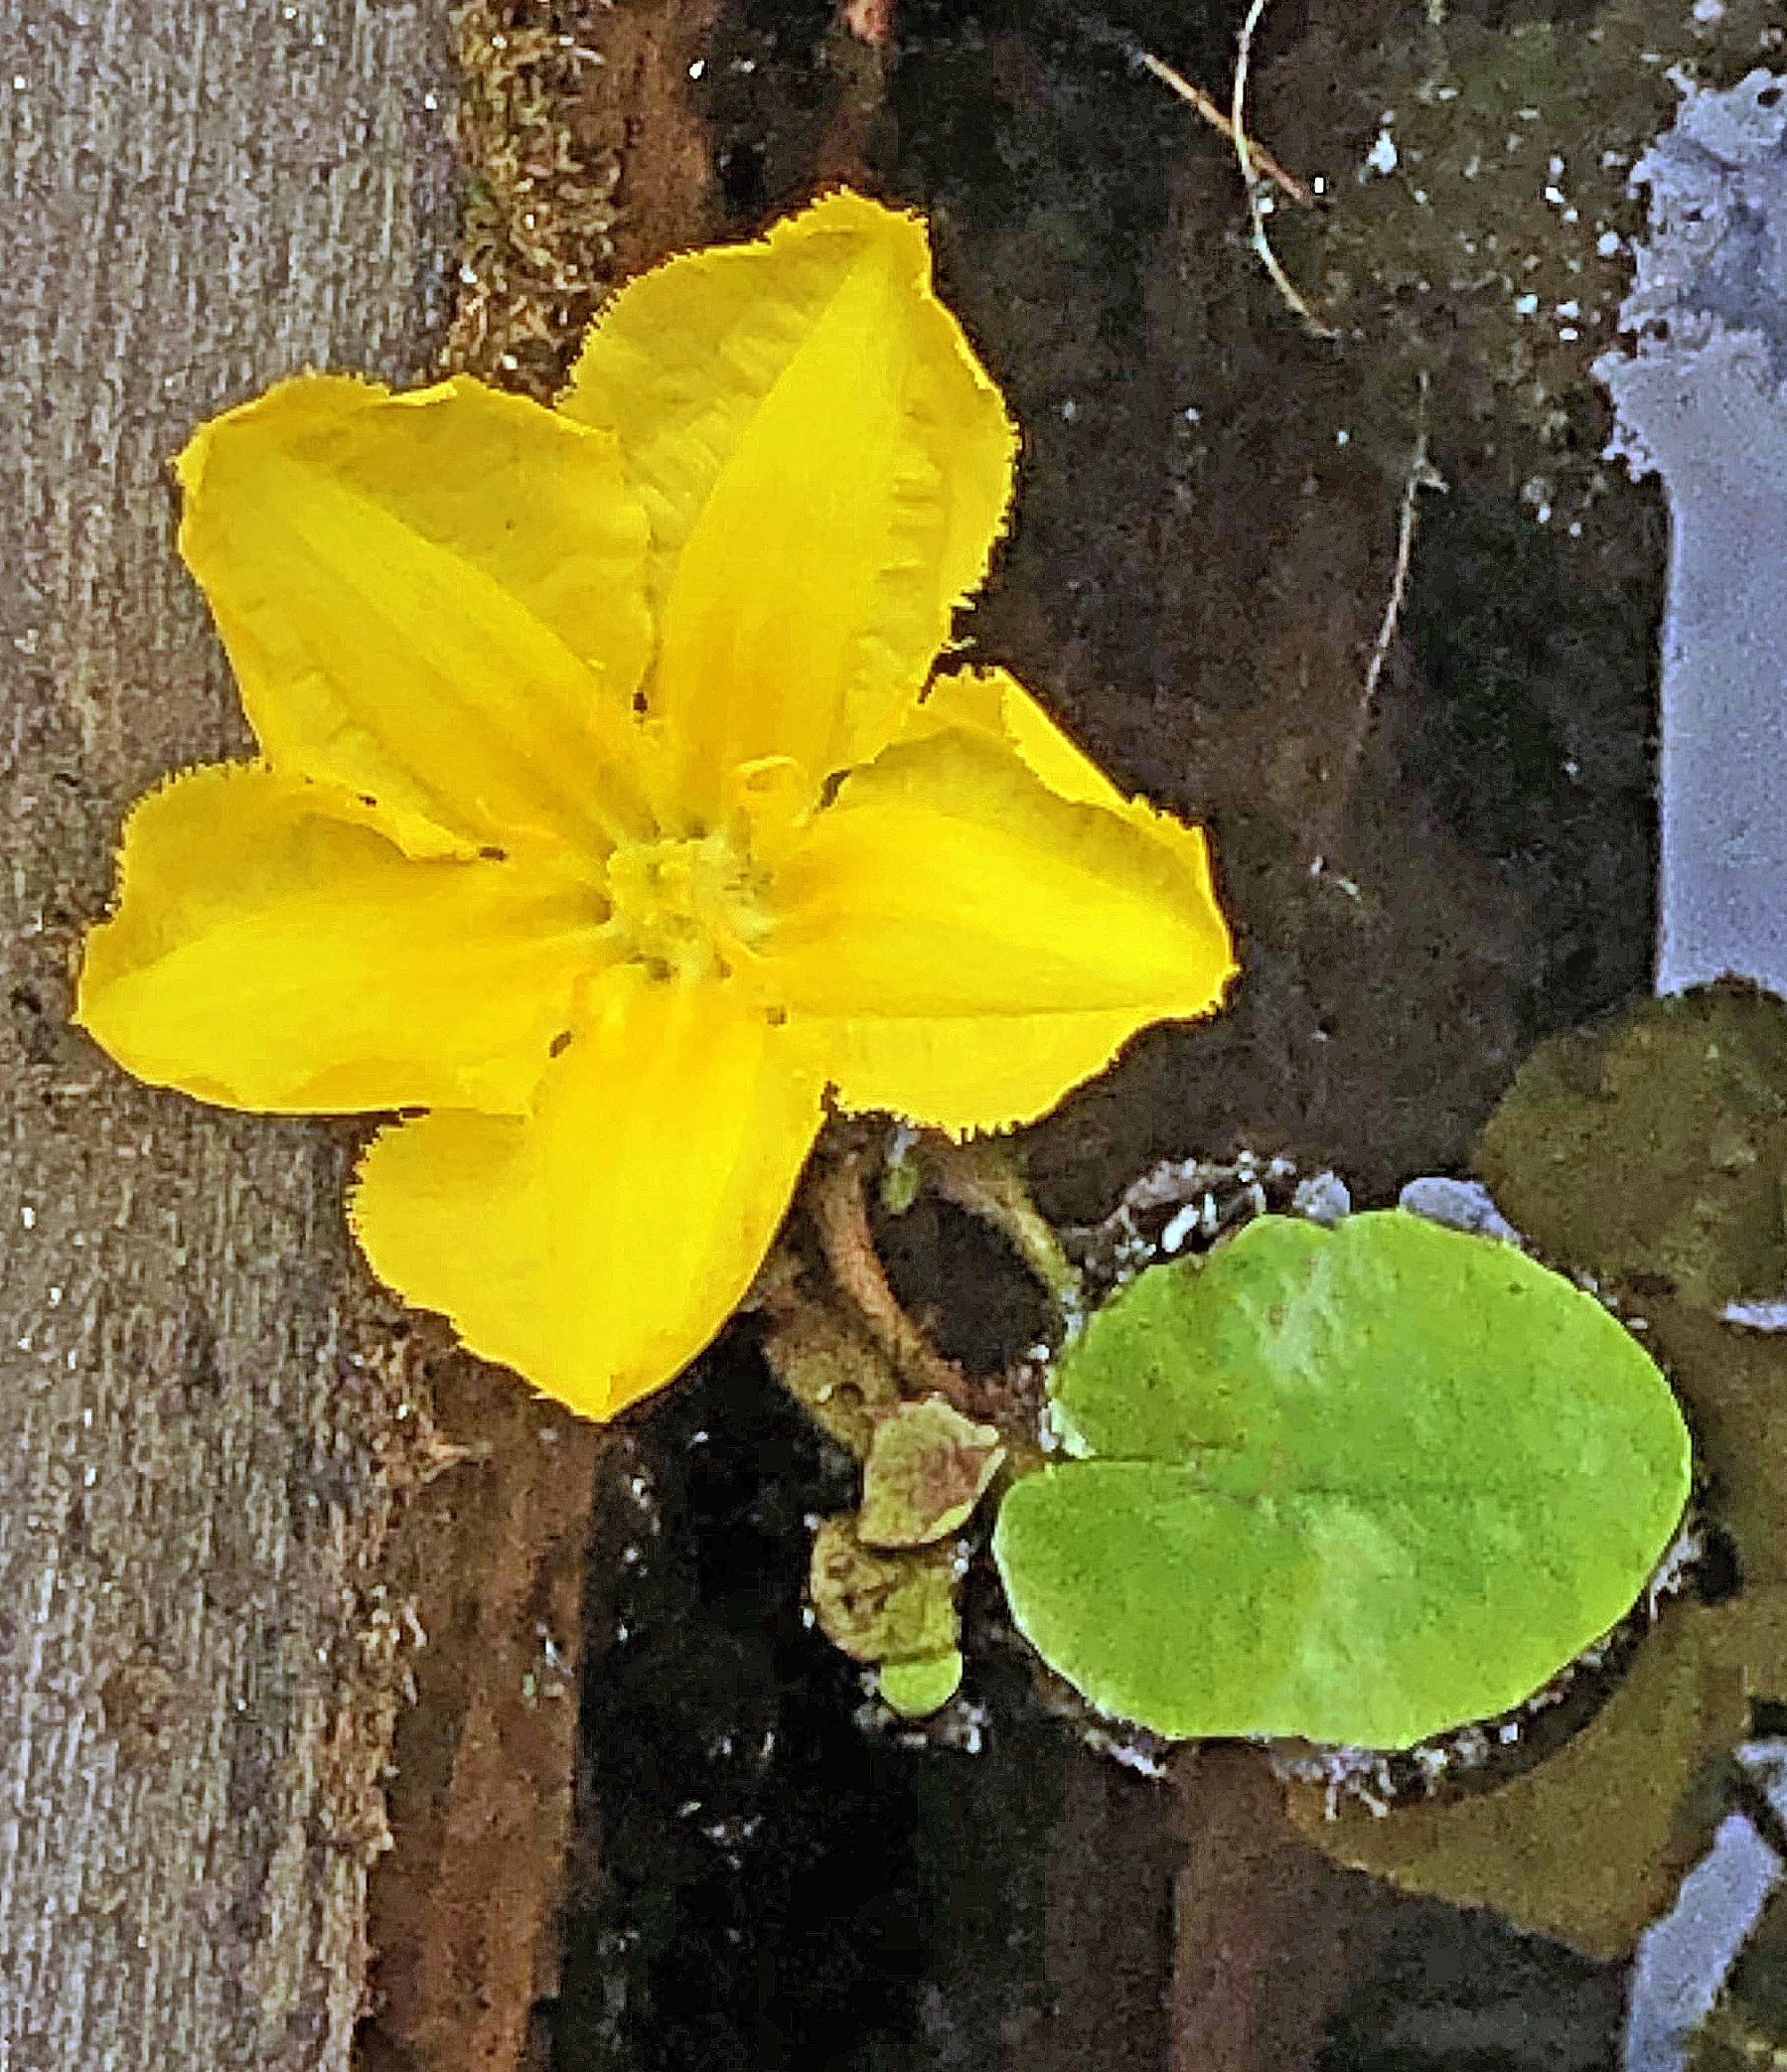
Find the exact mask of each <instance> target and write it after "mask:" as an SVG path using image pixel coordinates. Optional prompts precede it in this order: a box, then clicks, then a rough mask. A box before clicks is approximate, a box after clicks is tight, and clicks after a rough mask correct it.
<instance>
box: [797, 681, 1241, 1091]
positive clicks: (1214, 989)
mask: <svg viewBox="0 0 1787 2072" xmlns="http://www.w3.org/2000/svg"><path fill="white" fill-rule="evenodd" d="M933 695H934V697H935V698H937V699H939V700H940V701H941V702H940V703H939V704H938V706H937V707H936V709H935V710H934V711H932V712H931V713H930V714H929V716H928V717H926V716H921V718H920V719H919V720H916V721H915V722H914V724H913V736H914V738H911V739H909V740H904V741H902V742H900V743H897V744H896V745H895V746H894V747H892V748H890V749H888V750H887V751H886V752H885V753H884V754H883V755H881V756H880V757H879V758H877V759H876V761H875V762H873V763H871V764H870V765H868V766H867V768H865V769H863V770H861V771H858V772H856V773H855V774H854V775H852V776H851V777H849V778H848V779H847V780H846V781H845V783H844V785H843V787H842V789H841V790H840V792H839V793H838V796H837V799H836V801H835V802H834V803H833V804H832V805H831V806H830V807H829V808H827V809H826V810H824V811H823V812H821V813H820V814H818V815H817V816H816V817H815V819H814V821H813V823H812V825H811V826H810V828H809V829H808V831H807V832H806V834H805V835H804V836H803V838H802V840H801V842H800V843H799V845H798V846H797V847H796V849H795V850H794V852H793V853H792V854H791V855H790V857H789V858H788V859H787V860H786V861H785V862H784V863H783V864H782V866H781V868H780V870H779V871H778V873H777V878H776V886H775V906H776V910H777V912H778V915H779V917H780V918H779V919H778V922H777V926H776V930H775V933H774V935H773V936H772V937H771V939H770V940H769V942H768V944H767V945H766V946H765V950H764V953H763V957H762V960H761V964H760V967H759V969H758V972H757V980H758V982H759V983H761V984H762V985H764V986H765V987H766V988H768V991H769V994H770V996H772V997H774V998H777V999H779V1000H783V1001H785V1002H786V1003H787V1004H788V1006H789V1007H790V1008H791V1009H792V1010H793V1011H794V1013H795V1015H796V1016H797V1018H799V1019H801V1020H803V1021H810V1022H822V1023H823V1024H824V1041H825V1043H826V1045H827V1050H826V1062H827V1068H828V1070H829V1071H830V1073H831V1076H832V1078H833V1079H834V1080H835V1081H836V1083H837V1085H838V1088H839V1090H840V1093H841V1095H842V1099H843V1101H844V1103H845V1105H846V1106H848V1107H852V1108H888V1109H892V1110H895V1111H897V1112H899V1113H901V1114H905V1115H909V1116H911V1117H913V1118H914V1119H916V1120H920V1121H924V1122H928V1123H932V1124H934V1125H936V1126H938V1127H941V1128H945V1129H950V1130H954V1131H965V1130H969V1129H988V1128H1002V1127H1005V1126H1007V1125H1008V1124H1010V1123H1013V1122H1018V1121H1027V1120H1030V1119H1031V1118H1033V1117H1034V1116H1036V1115H1038V1114H1041V1113H1042V1112H1044V1111H1045V1110H1047V1109H1049V1108H1051V1107H1052V1106H1053V1105H1054V1104H1055V1103H1056V1102H1057V1101H1059V1100H1060V1099H1061V1097H1062V1095H1063V1094H1065V1093H1066V1092H1067V1091H1068V1089H1069V1088H1071V1087H1073V1086H1075V1085H1077V1084H1078V1083H1079V1082H1080V1081H1082V1080H1084V1079H1087V1078H1089V1077H1091V1075H1092V1074H1094V1073H1096V1072H1098V1071H1100V1070H1102V1069H1103V1068H1104V1066H1105V1065H1107V1064H1108V1063H1109V1062H1110V1060H1111V1058H1112V1057H1113V1056H1114V1055H1115V1054H1116V1052H1117V1049H1118V1048H1119V1046H1120V1045H1121V1044H1122V1043H1123V1042H1124V1041H1125V1040H1126V1039H1127V1038H1128V1037H1130V1036H1132V1035H1133V1034H1134V1033H1135V1032H1136V1030H1138V1029H1140V1028H1142V1027H1144V1026H1145V1025H1146V1024H1147V1023H1149V1022H1153V1021H1158V1020H1162V1019H1167V1018H1174V1017H1181V1016H1195V1015H1202V1014H1207V1013H1209V1012H1210V1011H1211V1010H1212V1009H1213V1008H1215V1007H1216V1006H1218V1005H1219V1004H1220V1003H1221V1001H1222V998H1223V995H1224V992H1225V990H1226V988H1227V986H1228V983H1229V981H1230V979H1231V978H1232V977H1233V976H1234V973H1235V969H1236V966H1235V961H1234V956H1233V951H1232V947H1231V943H1230V938H1229V931H1228V928H1227V925H1226V924H1225V922H1224V920H1223V917H1222V914H1221V911H1220V909H1219V908H1218V906H1217V903H1216V899H1215V894H1214V891H1213V888H1212V883H1211V875H1210V860H1209V852H1208V848H1207V845H1206V843H1205V839H1204V836H1203V833H1202V831H1201V830H1200V829H1198V828H1195V827H1187V826H1185V825H1183V824H1181V823H1180V822H1179V821H1176V820H1174V819H1172V818H1171V817H1169V816H1168V815H1167V814H1160V813H1156V812H1155V811H1154V810H1153V809H1152V808H1150V807H1148V806H1147V805H1145V804H1144V803H1142V802H1140V801H1137V802H1134V803H1132V804H1127V803H1123V802H1122V801H1121V797H1120V794H1118V793H1117V792H1116V790H1115V788H1114V787H1112V786H1111V785H1110V784H1109V782H1108V781H1107V780H1106V779H1104V778H1103V777H1102V776H1101V775H1100V774H1099V772H1098V771H1097V769H1096V767H1095V766H1093V765H1092V764H1091V763H1090V762H1089V761H1088V760H1087V759H1086V758H1085V757H1084V756H1083V755H1082V754H1081V752H1080V750H1078V749H1077V748H1075V747H1074V745H1073V744H1072V743H1071V742H1070V741H1068V740H1067V738H1066V737H1065V736H1064V735H1062V734H1061V733H1060V732H1059V730H1058V729H1057V728H1055V727H1054V725H1053V723H1052V722H1051V721H1050V720H1049V719H1048V718H1047V717H1046V715H1045V714H1044V713H1043V712H1042V710H1041V708H1040V706H1037V705H1036V704H1035V703H1034V701H1033V700H1031V699H1030V698H1029V697H1028V696H1027V694H1026V693H1024V692H1023V691H1022V690H1021V688H1020V687H1019V686H1018V685H1016V684H1015V683H1013V682H1011V680H1010V679H1009V678H996V677H995V678H992V679H981V680H980V681H979V682H977V683H976V682H974V681H972V680H969V681H960V680H958V679H946V680H945V682H944V683H942V684H940V685H939V686H938V688H937V690H936V692H934V694H933ZM952 716H954V717H955V718H957V719H959V720H960V723H951V720H952ZM1045 780H1047V781H1045Z"/></svg>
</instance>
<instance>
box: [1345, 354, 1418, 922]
mask: <svg viewBox="0 0 1787 2072" xmlns="http://www.w3.org/2000/svg"><path fill="white" fill-rule="evenodd" d="M1444 489H1445V478H1444V476H1442V475H1441V474H1440V472H1439V470H1438V469H1437V468H1436V467H1434V465H1433V463H1432V462H1431V460H1429V459H1428V457H1427V375H1426V371H1425V370H1424V369H1423V370H1422V371H1421V376H1420V403H1419V409H1418V414H1417V416H1416V418H1415V452H1414V453H1413V455H1412V456H1411V457H1410V461H1409V472H1408V474H1407V475H1406V476H1405V477H1404V480H1403V503H1402V511H1401V514H1400V516H1399V517H1398V519H1397V530H1396V567H1395V570H1394V572H1393V573H1392V575H1391V579H1390V597H1389V599H1388V601H1387V602H1386V604H1385V606H1384V618H1383V622H1382V623H1381V624H1380V626H1379V628H1378V638H1377V639H1376V640H1375V641H1374V642H1373V643H1372V651H1371V660H1370V661H1369V662H1368V663H1367V664H1366V666H1365V683H1364V687H1363V688H1362V689H1361V691H1360V693H1359V718H1358V721H1357V723H1356V724H1355V726H1354V728H1353V732H1352V737H1351V739H1350V740H1349V741H1348V742H1347V753H1346V767H1345V768H1344V770H1342V772H1341V773H1340V782H1339V784H1338V785H1337V786H1336V787H1335V796H1336V797H1337V798H1338V799H1340V800H1342V801H1344V800H1345V799H1346V796H1347V794H1348V792H1349V791H1350V790H1351V789H1352V784H1353V779H1354V776H1355V775H1356V774H1357V771H1358V768H1359V762H1360V758H1361V757H1362V756H1363V755H1364V753H1365V740H1366V736H1367V735H1368V734H1369V733H1370V732H1371V723H1372V715H1373V713H1374V712H1375V711H1376V709H1377V702H1378V679H1379V677H1380V676H1382V675H1383V673H1384V665H1385V663H1386V662H1387V661H1388V660H1389V658H1390V651H1391V648H1392V646H1393V645H1394V644H1395V641H1396V630H1397V626H1398V623H1399V622H1400V620H1401V619H1402V616H1403V603H1404V600H1405V599H1406V598H1407V596H1408V594H1409V564H1410V562H1411V561H1412V559H1413V558H1414V554H1415V500H1416V499H1417V498H1418V497H1419V495H1420V493H1421V491H1422V490H1439V491H1441V492H1442V493H1443V491H1444ZM1316 862H1317V864H1318V865H1319V863H1320V862H1321V858H1320V857H1319V856H1318V857H1317V858H1316ZM1337 882H1339V883H1341V884H1343V885H1344V884H1346V882H1347V881H1346V880H1345V879H1340V880H1338V881H1337ZM1349 889H1351V890H1353V891H1354V896H1355V897H1357V888H1353V887H1349Z"/></svg>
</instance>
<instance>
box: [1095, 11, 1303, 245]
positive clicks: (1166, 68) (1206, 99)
mask: <svg viewBox="0 0 1787 2072" xmlns="http://www.w3.org/2000/svg"><path fill="white" fill-rule="evenodd" d="M1135 62H1136V63H1137V64H1138V65H1140V66H1141V67H1143V68H1144V70H1146V71H1148V72H1151V73H1152V74H1154V76H1155V78H1157V79H1159V80H1160V81H1161V82H1162V84H1163V85H1167V86H1170V87H1171V88H1172V89H1173V91H1174V92H1175V93H1176V94H1177V95H1178V96H1179V98H1180V99H1181V100H1183V101H1189V102H1190V103H1191V105H1192V107H1194V108H1195V109H1196V110H1197V112H1198V113H1199V114H1200V115H1201V116H1203V118H1204V120H1205V121H1206V122H1208V123H1209V125H1210V127H1211V128H1212V129H1214V130H1216V131H1218V132H1219V133H1220V134H1221V135H1223V136H1225V137H1227V138H1228V139H1229V141H1230V142H1231V143H1233V142H1234V140H1235V125H1234V123H1232V122H1231V121H1230V120H1229V118H1228V116H1227V115H1225V114H1224V113H1223V111H1222V109H1221V108H1219V107H1218V106H1217V104H1216V103H1215V101H1213V100H1212V99H1211V98H1210V96H1209V94H1207V93H1206V92H1205V91H1204V89H1203V87H1202V86H1198V85H1194V84H1193V83H1192V81H1191V80H1190V79H1188V78H1185V77H1184V76H1183V75H1182V74H1179V73H1176V72H1174V70H1173V69H1172V67H1171V66H1170V65H1168V64H1167V63H1166V62H1165V61H1164V60H1163V59H1160V58H1156V57H1155V56H1154V54H1153V52H1152V51H1139V50H1138V51H1137V52H1136V53H1135ZM1248 149H1249V151H1250V152H1251V153H1252V154H1253V162H1254V164H1255V165H1257V166H1258V167H1259V168H1260V170H1261V172H1263V173H1264V174H1265V175H1266V178H1267V179H1268V180H1270V181H1272V182H1274V183H1275V184H1276V185H1277V186H1278V187H1279V188H1281V189H1282V190H1283V192H1284V193H1285V194H1286V195H1287V196H1288V197H1289V198H1290V200H1291V201H1293V202H1295V203H1297V204H1298V205H1299V206H1300V207H1303V208H1307V207H1308V205H1309V204H1310V202H1312V201H1313V200H1314V197H1313V196H1312V195H1311V194H1310V192H1309V190H1308V189H1307V188H1306V187H1305V186H1304V185H1303V183H1302V182H1301V181H1300V180H1299V179H1297V177H1296V175H1295V174H1294V173H1287V172H1285V170H1284V168H1283V167H1282V166H1281V165H1279V163H1278V161H1277V160H1276V159H1275V158H1273V156H1272V155H1271V153H1270V152H1269V151H1268V150H1266V146H1265V145H1264V144H1262V143H1261V142H1260V141H1259V139H1258V138H1256V137H1250V138H1249V139H1248Z"/></svg>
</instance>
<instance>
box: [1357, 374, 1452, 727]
mask: <svg viewBox="0 0 1787 2072" xmlns="http://www.w3.org/2000/svg"><path fill="white" fill-rule="evenodd" d="M1416 425H1417V429H1416V432H1415V454H1414V457H1413V458H1412V459H1411V461H1410V463H1409V473H1408V476H1407V478H1406V479H1405V480H1404V483H1403V509H1402V516H1401V517H1400V518H1399V519H1398V520H1397V533H1396V572H1395V574H1394V575H1393V577H1392V578H1391V584H1390V599H1389V602H1388V603H1387V604H1386V605H1385V607H1384V623H1383V624H1382V625H1381V626H1380V627H1379V628H1378V638H1377V640H1376V641H1375V642H1374V643H1373V644H1372V651H1371V661H1370V662H1369V663H1368V664H1367V665H1366V670H1365V697H1364V706H1365V722H1364V724H1365V726H1366V727H1369V726H1370V724H1371V713H1372V707H1373V705H1374V704H1375V702H1376V700H1377V695H1378V678H1379V677H1380V676H1381V675H1382V674H1383V673H1384V663H1385V660H1386V658H1387V657H1388V656H1389V654H1390V646H1391V643H1392V642H1393V641H1394V640H1395V639H1396V629H1397V621H1398V620H1399V619H1400V618H1401V617H1402V615H1403V599H1404V598H1405V597H1406V596H1407V595H1408V590H1409V563H1410V560H1411V558H1412V557H1413V555H1414V552H1415V499H1416V498H1417V497H1418V496H1419V495H1420V493H1421V491H1422V490H1439V491H1441V492H1443V491H1444V489H1445V478H1444V476H1442V475H1441V474H1440V472H1439V470H1438V469H1437V468H1436V467H1434V465H1433V463H1432V462H1431V461H1430V460H1429V459H1428V458H1427V376H1426V372H1425V370H1424V369H1423V370H1422V372H1421V377H1420V414H1419V416H1418V418H1417V419H1416ZM1360 731H1361V734H1362V735H1363V732H1364V727H1362V728H1361V730H1360Z"/></svg>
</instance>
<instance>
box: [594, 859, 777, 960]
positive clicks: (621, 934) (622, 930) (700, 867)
mask: <svg viewBox="0 0 1787 2072" xmlns="http://www.w3.org/2000/svg"><path fill="white" fill-rule="evenodd" d="M765 891H766V883H765V879H764V876H763V873H762V872H761V871H759V870H757V869H756V868H755V867H754V866H753V864H752V862H751V857H750V852H749V850H748V849H747V848H745V847H744V845H743V844H742V843H739V842H736V841H734V840H733V839H732V838H731V837H730V836H728V835H726V834H723V833H715V834H702V835H695V836H687V837H671V838H666V839H661V840H658V841H643V842H627V843H624V844H623V845H622V846H621V847H620V848H618V849H616V850H615V852H614V853H613V855H612V856H610V857H609V859H608V897H609V899H610V901H611V902H612V905H613V913H612V915H611V917H610V920H609V927H610V929H612V931H613V932H614V935H615V936H616V938H617V939H618V940H619V941H620V943H621V944H622V946H623V948H622V955H623V956H624V957H627V958H630V959H632V960H633V961H634V962H638V963H643V964H644V965H645V966H646V967H647V969H648V970H649V971H650V972H651V973H652V975H653V976H654V977H655V978H723V977H725V976H726V974H727V973H728V972H729V971H730V970H731V969H732V967H733V965H734V963H735V962H737V960H738V959H739V957H740V956H741V955H742V954H743V953H745V952H748V951H749V950H751V949H752V948H753V947H754V946H755V945H756V944H758V943H760V942H762V940H763V939H764V937H765V936H767V935H768V934H769V930H770V917H769V914H768V911H767V908H766V906H765V903H764V894H765Z"/></svg>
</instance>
